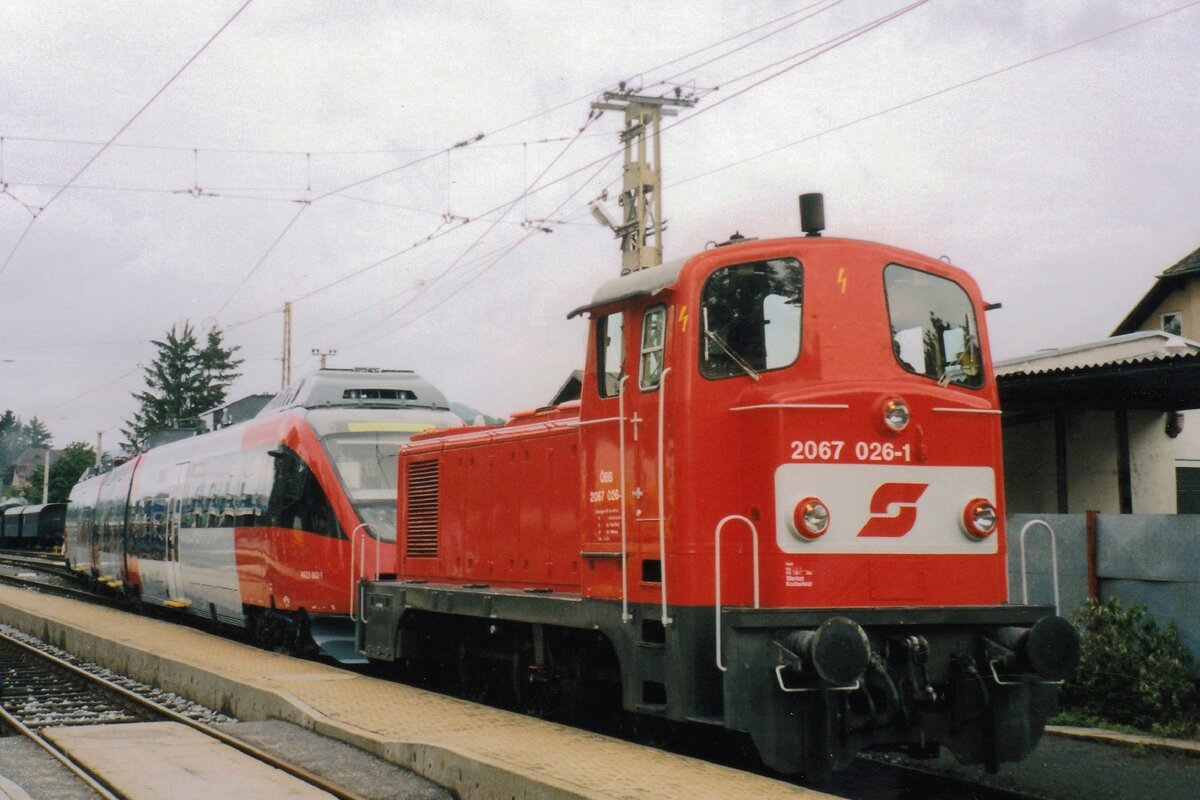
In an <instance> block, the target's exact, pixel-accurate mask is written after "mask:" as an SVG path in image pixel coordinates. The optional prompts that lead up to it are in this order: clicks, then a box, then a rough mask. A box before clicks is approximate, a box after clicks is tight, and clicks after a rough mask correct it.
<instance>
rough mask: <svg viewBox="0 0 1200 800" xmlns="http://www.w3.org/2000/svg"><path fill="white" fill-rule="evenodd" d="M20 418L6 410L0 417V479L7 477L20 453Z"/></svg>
mask: <svg viewBox="0 0 1200 800" xmlns="http://www.w3.org/2000/svg"><path fill="white" fill-rule="evenodd" d="M20 439H21V418H20V417H18V416H17V415H16V414H14V413H13V412H12V410H11V409H9V410H6V411H5V412H4V414H2V415H0V479H3V478H5V477H6V476H7V474H8V471H9V470H10V469H11V468H12V465H13V462H14V461H16V460H17V456H18V455H19V454H20V452H21V441H20Z"/></svg>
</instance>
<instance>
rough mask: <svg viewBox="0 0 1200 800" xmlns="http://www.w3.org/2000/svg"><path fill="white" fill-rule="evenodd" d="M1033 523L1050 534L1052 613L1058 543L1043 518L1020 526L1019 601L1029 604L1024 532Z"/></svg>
mask: <svg viewBox="0 0 1200 800" xmlns="http://www.w3.org/2000/svg"><path fill="white" fill-rule="evenodd" d="M1034 525H1041V526H1042V527H1043V528H1045V529H1046V532H1047V533H1049V534H1050V578H1051V582H1052V583H1053V584H1054V613H1055V614H1059V613H1060V612H1059V610H1058V606H1059V604H1058V545H1057V544H1056V543H1055V536H1054V528H1051V527H1050V523H1049V522H1046V520H1044V519H1031V520H1030V521H1029V522H1026V523H1025V525H1024V526H1022V528H1021V602H1022V603H1023V604H1024V605H1029V576H1028V574H1027V573H1026V572H1025V534H1026V533H1028V532H1029V529H1030V528H1032V527H1033V526H1034Z"/></svg>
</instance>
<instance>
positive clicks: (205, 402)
mask: <svg viewBox="0 0 1200 800" xmlns="http://www.w3.org/2000/svg"><path fill="white" fill-rule="evenodd" d="M152 344H153V345H154V346H155V347H156V348H158V354H157V355H156V356H155V358H154V361H153V362H151V364H150V366H148V367H146V389H145V390H144V391H141V392H135V393H134V395H133V397H134V399H135V400H137V401H138V404H139V410H137V411H135V412H134V414H133V416H132V417H130V418H129V419H128V420H126V421H125V424H126V426H127V427H125V428H122V429H121V433H123V434H124V435H125V439H126V441H125V443H124V444H123V445H122V447H123V448H124V449H125V450H127V451H129V452H137V451H138V449H139V448H140V447H141V446H142V444H143V443H144V441H145V439H146V437H147V436H149V435H150V434H152V433H157V432H158V431H164V430H172V429H178V428H190V427H193V426H195V424H196V422H197V421H198V420H199V416H200V414H201V413H202V412H204V411H207V410H209V409H210V408H214V407H216V406H219V405H221V404H222V403H224V402H225V395H226V392H227V391H228V389H229V386H230V385H231V384H232V383H233V381H234V380H235V379H236V378H238V377H239V375H240V374H241V373H239V372H237V368H238V365H240V364H241V363H242V359H240V358H234V353H235V352H236V351H237V350H238V348H237V347H236V346H235V347H225V345H224V342H223V337H222V333H221V331H220V330H219V329H218V328H213V329H212V330H210V331H209V332H208V335H207V337H206V340H205V344H204V346H203V347H202V346H201V345H200V342H199V340H198V339H197V338H196V332H195V330H194V329H193V328H192V326H191V323H189V322H184V324H183V329H182V330H178V329H177V326H174V325H172V326H171V330H169V331H167V335H166V336H165V337H164V338H162V339H155V340H153V342H152Z"/></svg>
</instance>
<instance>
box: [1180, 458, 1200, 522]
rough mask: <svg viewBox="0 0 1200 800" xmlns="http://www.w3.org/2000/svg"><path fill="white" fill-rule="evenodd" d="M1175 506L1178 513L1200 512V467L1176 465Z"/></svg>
mask: <svg viewBox="0 0 1200 800" xmlns="http://www.w3.org/2000/svg"><path fill="white" fill-rule="evenodd" d="M1175 506H1176V513H1178V514H1200V467H1175Z"/></svg>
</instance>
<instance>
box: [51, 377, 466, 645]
mask: <svg viewBox="0 0 1200 800" xmlns="http://www.w3.org/2000/svg"><path fill="white" fill-rule="evenodd" d="M460 424H461V420H459V419H458V417H457V416H455V415H454V414H453V413H452V412H451V411H450V410H449V407H448V405H447V402H446V398H445V397H444V396H443V395H442V394H441V393H440V392H438V391H437V389H435V388H434V387H433V386H431V385H430V384H429V383H428V382H426V381H424V380H422V379H421V378H419V377H417V376H416V375H414V374H413V373H411V372H400V371H362V370H334V369H327V370H320V371H318V372H316V373H315V374H313V375H311V376H309V377H307V378H305V379H303V380H301V381H299V382H298V383H297V384H295V385H294V386H292V387H289V389H288V390H287V391H285V392H283V393H281V394H280V395H278V396H277V397H276V398H275V399H274V400H272V401H271V402H270V403H269V404H268V405H267V406H266V407H265V408H264V409H263V410H262V411H261V412H260V413H259V414H258V416H256V417H254V418H253V419H250V420H248V421H246V422H242V423H240V424H237V425H231V426H228V427H224V428H219V429H217V430H213V431H211V432H208V433H205V434H203V435H201V436H193V437H189V438H186V439H182V440H180V441H176V442H172V443H170V444H164V445H162V446H159V447H155V448H153V449H150V450H148V451H147V452H145V453H142V454H140V455H138V456H136V457H135V458H133V459H131V460H130V461H127V462H125V463H124V464H121V465H119V466H117V467H116V468H115V469H113V470H111V471H109V472H104V473H100V474H96V475H90V476H85V477H84V478H83V479H82V480H80V481H79V483H77V484H76V485H75V487H74V488H73V489H72V491H71V500H70V505H69V506H68V514H67V532H66V554H67V559H68V563H69V564H70V565H71V566H72V567H73V568H74V569H75V570H76V571H77V572H79V573H80V574H81V575H84V576H86V577H88V578H90V579H92V580H94V581H96V582H98V583H100V584H102V585H104V586H106V587H108V588H110V589H112V590H114V591H117V592H120V593H122V594H123V595H126V596H128V597H129V598H131V599H134V600H136V601H138V602H140V603H145V604H148V605H155V606H162V607H165V608H172V609H176V610H178V611H179V612H180V613H183V614H187V615H192V616H197V617H200V618H202V619H206V620H211V621H212V622H213V623H215V624H217V623H219V624H222V625H229V626H233V627H237V628H247V629H249V631H250V633H251V635H252V637H253V638H254V639H256V640H258V641H259V642H261V643H262V644H264V645H268V646H276V647H287V648H290V649H295V650H299V651H310V650H312V649H313V648H314V646H315V647H319V648H320V649H321V650H322V651H323V652H324V653H325V654H326V655H329V656H332V657H334V658H338V659H339V660H343V661H358V662H361V661H362V660H363V659H362V657H361V656H359V655H358V654H357V653H356V652H355V650H354V630H353V626H352V625H351V622H350V615H351V612H352V611H353V609H352V608H351V603H352V601H353V599H354V597H355V595H354V591H353V587H354V583H355V581H356V580H357V578H358V576H359V575H361V574H365V573H366V572H367V571H368V570H369V569H373V567H374V565H373V564H364V560H365V553H367V552H368V551H369V552H370V553H371V557H372V558H379V557H381V556H384V555H386V554H390V553H391V551H392V550H393V549H394V547H395V498H396V472H395V470H396V453H397V451H398V450H399V448H400V445H401V444H402V443H403V442H405V441H407V439H408V437H409V436H411V435H412V433H414V432H417V431H424V430H431V429H435V428H441V427H446V426H448V425H460ZM368 542H370V546H369V547H368V546H367V543H368Z"/></svg>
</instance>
